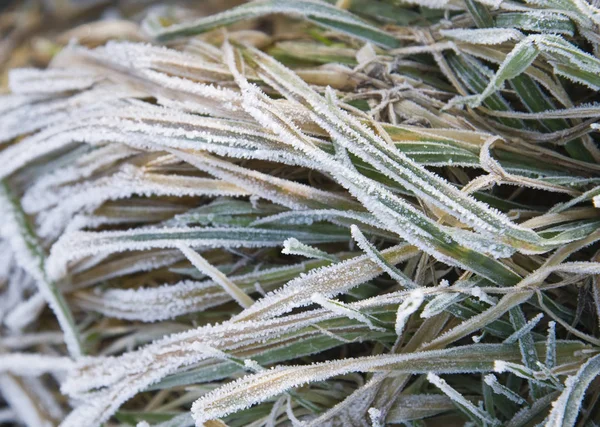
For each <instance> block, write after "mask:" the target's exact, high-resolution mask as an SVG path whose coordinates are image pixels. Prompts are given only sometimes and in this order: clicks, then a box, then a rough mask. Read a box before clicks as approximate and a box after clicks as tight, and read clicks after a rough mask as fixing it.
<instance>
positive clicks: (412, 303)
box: [395, 289, 425, 337]
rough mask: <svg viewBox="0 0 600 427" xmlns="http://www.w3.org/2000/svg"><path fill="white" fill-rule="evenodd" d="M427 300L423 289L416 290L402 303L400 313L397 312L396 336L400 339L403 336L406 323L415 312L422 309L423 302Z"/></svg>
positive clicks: (399, 308)
mask: <svg viewBox="0 0 600 427" xmlns="http://www.w3.org/2000/svg"><path fill="white" fill-rule="evenodd" d="M424 299H425V295H424V293H423V290H422V289H415V290H413V291H411V292H410V293H409V294H408V297H407V298H406V300H404V301H403V302H402V304H400V305H399V306H398V311H397V312H396V325H395V330H396V335H398V336H399V337H400V336H402V333H403V332H404V326H405V325H406V321H407V320H408V318H409V317H410V315H411V314H413V313H414V312H415V311H417V310H418V309H419V307H421V304H423V300H424Z"/></svg>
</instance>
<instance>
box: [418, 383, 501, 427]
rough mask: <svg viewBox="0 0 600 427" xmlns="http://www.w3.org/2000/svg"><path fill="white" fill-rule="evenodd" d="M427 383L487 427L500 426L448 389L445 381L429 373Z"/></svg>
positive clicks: (495, 420) (451, 389)
mask: <svg viewBox="0 0 600 427" xmlns="http://www.w3.org/2000/svg"><path fill="white" fill-rule="evenodd" d="M427 381H429V382H430V383H431V384H433V385H434V386H436V387H437V388H439V389H440V390H441V391H443V392H444V394H446V396H448V397H449V398H450V399H452V400H453V401H455V402H456V403H458V404H459V405H460V406H462V407H463V408H465V409H466V410H467V411H468V412H469V413H470V414H472V415H473V416H475V417H477V418H479V419H480V420H481V421H483V422H484V423H486V424H488V425H492V426H499V425H500V421H498V420H497V419H494V418H492V417H490V415H489V414H488V413H486V412H484V411H482V410H481V409H480V408H478V407H477V406H475V405H473V404H472V403H471V402H470V401H469V400H467V399H466V398H465V397H464V396H463V395H462V394H460V393H459V392H458V391H456V390H455V389H453V388H452V387H450V386H449V385H448V383H447V382H446V381H444V380H443V379H442V378H440V377H439V376H437V375H436V374H434V373H432V372H429V373H428V374H427Z"/></svg>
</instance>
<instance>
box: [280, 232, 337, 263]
mask: <svg viewBox="0 0 600 427" xmlns="http://www.w3.org/2000/svg"><path fill="white" fill-rule="evenodd" d="M281 253H282V254H286V255H301V256H305V257H307V258H316V259H324V260H327V261H331V262H338V261H339V260H338V259H337V257H336V256H335V255H330V254H328V253H327V252H325V251H322V250H320V249H318V248H315V247H312V246H309V245H305V244H304V243H302V242H301V241H299V240H298V239H296V238H294V237H290V238H289V239H286V240H285V241H284V242H283V249H282V250H281Z"/></svg>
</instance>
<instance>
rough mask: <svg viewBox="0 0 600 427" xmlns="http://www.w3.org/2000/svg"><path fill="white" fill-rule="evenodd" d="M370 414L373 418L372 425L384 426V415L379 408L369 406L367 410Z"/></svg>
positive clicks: (374, 426)
mask: <svg viewBox="0 0 600 427" xmlns="http://www.w3.org/2000/svg"><path fill="white" fill-rule="evenodd" d="M367 413H368V414H369V418H370V419H371V426H372V427H384V422H385V420H384V416H383V413H382V412H381V410H380V409H377V408H369V410H368V411H367Z"/></svg>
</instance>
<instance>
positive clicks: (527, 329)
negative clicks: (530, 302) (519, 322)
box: [504, 313, 544, 344]
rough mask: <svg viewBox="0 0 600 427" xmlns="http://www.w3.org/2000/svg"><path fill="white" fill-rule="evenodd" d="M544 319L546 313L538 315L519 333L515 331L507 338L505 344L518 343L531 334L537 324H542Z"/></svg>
mask: <svg viewBox="0 0 600 427" xmlns="http://www.w3.org/2000/svg"><path fill="white" fill-rule="evenodd" d="M543 318H544V313H538V314H537V315H536V316H535V317H534V318H533V319H531V320H530V321H529V322H527V323H525V324H524V325H523V327H522V328H520V329H519V330H518V331H515V332H514V333H512V334H511V335H510V336H509V337H508V338H506V339H505V340H504V342H505V343H506V344H512V343H515V342H517V341H518V340H519V339H521V338H522V337H523V336H524V335H526V334H528V333H529V332H531V331H532V329H533V328H535V327H536V326H537V324H538V323H540V320H542V319H543Z"/></svg>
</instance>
